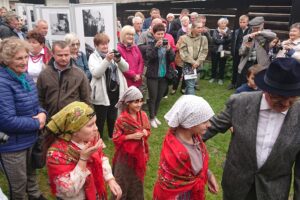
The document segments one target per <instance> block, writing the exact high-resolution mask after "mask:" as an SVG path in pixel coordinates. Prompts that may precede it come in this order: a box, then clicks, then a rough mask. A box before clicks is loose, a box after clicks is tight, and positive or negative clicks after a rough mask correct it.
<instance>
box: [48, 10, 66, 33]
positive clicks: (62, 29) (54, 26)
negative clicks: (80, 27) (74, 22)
mask: <svg viewBox="0 0 300 200" xmlns="http://www.w3.org/2000/svg"><path fill="white" fill-rule="evenodd" d="M50 27H51V34H52V35H65V34H67V33H70V23H69V20H68V15H67V14H66V13H51V14H50Z"/></svg>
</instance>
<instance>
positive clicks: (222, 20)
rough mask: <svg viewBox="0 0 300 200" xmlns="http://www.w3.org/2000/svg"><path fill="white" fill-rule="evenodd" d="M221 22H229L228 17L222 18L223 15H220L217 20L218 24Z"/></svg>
mask: <svg viewBox="0 0 300 200" xmlns="http://www.w3.org/2000/svg"><path fill="white" fill-rule="evenodd" d="M222 22H225V23H226V24H228V23H229V21H228V19H227V18H224V17H221V18H220V19H219V20H218V24H220V23H222Z"/></svg>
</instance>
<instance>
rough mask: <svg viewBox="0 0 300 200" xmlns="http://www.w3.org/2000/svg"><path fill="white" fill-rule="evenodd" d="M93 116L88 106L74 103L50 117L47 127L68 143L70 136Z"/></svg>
mask: <svg viewBox="0 0 300 200" xmlns="http://www.w3.org/2000/svg"><path fill="white" fill-rule="evenodd" d="M94 115H95V112H94V110H93V109H92V108H91V107H90V106H89V105H87V104H86V103H83V102H79V101H75V102H73V103H70V104H69V105H67V106H66V107H64V108H63V109H62V110H60V111H59V112H58V113H56V114H55V115H54V116H53V117H51V121H50V122H49V123H48V124H47V127H48V129H49V130H50V131H51V132H52V133H53V134H55V135H57V136H58V137H59V138H62V139H64V140H66V141H70V140H71V137H72V134H73V133H75V132H77V131H79V130H80V129H81V128H82V127H83V126H85V125H86V123H88V121H90V119H91V118H92V117H93V116H94Z"/></svg>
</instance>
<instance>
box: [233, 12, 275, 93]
mask: <svg viewBox="0 0 300 200" xmlns="http://www.w3.org/2000/svg"><path fill="white" fill-rule="evenodd" d="M249 25H250V27H251V29H252V32H251V33H249V34H248V35H245V36H244V37H243V42H242V46H241V48H240V49H239V55H240V56H241V60H240V63H239V65H238V76H237V83H236V84H237V85H236V86H237V87H239V86H241V85H242V84H243V83H246V82H247V78H246V77H247V72H248V69H249V67H251V66H252V65H254V64H259V65H262V66H268V65H269V64H270V59H269V56H268V52H269V50H268V49H269V45H270V42H271V41H272V40H273V39H274V38H275V37H276V33H274V32H272V31H271V30H268V29H264V18H263V17H255V18H253V19H252V20H250V22H249Z"/></svg>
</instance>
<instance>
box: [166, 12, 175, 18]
mask: <svg viewBox="0 0 300 200" xmlns="http://www.w3.org/2000/svg"><path fill="white" fill-rule="evenodd" d="M168 17H175V16H174V14H173V13H168V14H167V16H166V18H168Z"/></svg>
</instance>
